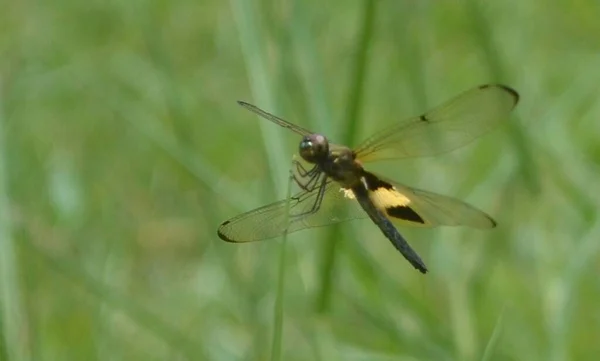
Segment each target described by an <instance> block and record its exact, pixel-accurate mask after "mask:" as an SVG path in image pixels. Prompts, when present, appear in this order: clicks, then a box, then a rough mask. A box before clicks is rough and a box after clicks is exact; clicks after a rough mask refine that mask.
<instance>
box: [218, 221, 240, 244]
mask: <svg viewBox="0 0 600 361" xmlns="http://www.w3.org/2000/svg"><path fill="white" fill-rule="evenodd" d="M228 224H229V221H225V222H223V223H221V225H220V226H219V229H217V236H219V238H221V239H222V240H223V241H225V242H229V243H237V242H236V241H234V240H233V239H232V238H229V237H227V235H226V234H225V233H223V227H224V226H226V225H228Z"/></svg>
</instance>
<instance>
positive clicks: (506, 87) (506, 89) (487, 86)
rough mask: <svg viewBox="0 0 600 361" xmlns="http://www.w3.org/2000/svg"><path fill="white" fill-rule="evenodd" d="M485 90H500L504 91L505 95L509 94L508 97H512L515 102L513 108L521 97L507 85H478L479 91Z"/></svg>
mask: <svg viewBox="0 0 600 361" xmlns="http://www.w3.org/2000/svg"><path fill="white" fill-rule="evenodd" d="M487 88H501V89H503V90H505V91H506V92H507V93H509V94H510V95H512V97H513V98H514V100H515V106H516V105H517V104H518V103H519V100H520V99H521V96H520V95H519V93H518V92H517V91H516V90H515V89H513V88H511V87H509V86H508V85H504V84H500V83H492V84H484V85H480V86H479V89H487Z"/></svg>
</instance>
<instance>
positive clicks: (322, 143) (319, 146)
mask: <svg viewBox="0 0 600 361" xmlns="http://www.w3.org/2000/svg"><path fill="white" fill-rule="evenodd" d="M299 150H300V156H301V157H302V158H304V160H306V161H308V162H311V163H315V162H318V161H319V160H320V159H323V158H325V157H327V154H328V152H329V143H328V142H327V138H325V137H324V136H322V135H320V134H311V135H307V136H305V137H304V138H302V141H301V142H300V147H299Z"/></svg>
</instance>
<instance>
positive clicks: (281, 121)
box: [238, 100, 314, 135]
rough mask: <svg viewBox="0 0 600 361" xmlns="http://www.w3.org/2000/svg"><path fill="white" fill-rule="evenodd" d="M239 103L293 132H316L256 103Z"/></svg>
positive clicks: (308, 133) (305, 133)
mask: <svg viewBox="0 0 600 361" xmlns="http://www.w3.org/2000/svg"><path fill="white" fill-rule="evenodd" d="M238 104H239V105H241V106H243V107H244V108H246V109H248V110H249V111H251V112H253V113H255V114H258V115H260V116H261V117H263V118H265V119H267V120H270V121H272V122H273V123H275V124H277V125H280V126H282V127H284V128H286V129H289V130H291V131H293V132H296V133H298V134H300V135H310V134H313V133H314V132H311V131H310V130H308V129H304V128H302V127H301V126H299V125H296V124H292V123H290V122H288V121H287V120H284V119H281V118H279V117H278V116H276V115H273V114H271V113H269V112H266V111H264V110H262V109H260V108H259V107H257V106H256V105H252V104H250V103H246V102H243V101H241V100H238Z"/></svg>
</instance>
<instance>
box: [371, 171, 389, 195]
mask: <svg viewBox="0 0 600 361" xmlns="http://www.w3.org/2000/svg"><path fill="white" fill-rule="evenodd" d="M364 177H365V180H366V181H367V188H368V189H369V190H370V191H372V192H374V191H376V190H377V189H379V188H385V189H393V188H394V186H393V185H391V184H389V183H388V182H386V181H384V180H381V179H379V178H378V177H377V176H376V175H375V174H373V173H369V172H365V173H364Z"/></svg>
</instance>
